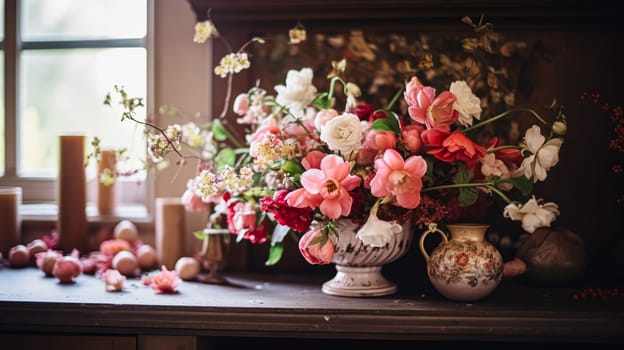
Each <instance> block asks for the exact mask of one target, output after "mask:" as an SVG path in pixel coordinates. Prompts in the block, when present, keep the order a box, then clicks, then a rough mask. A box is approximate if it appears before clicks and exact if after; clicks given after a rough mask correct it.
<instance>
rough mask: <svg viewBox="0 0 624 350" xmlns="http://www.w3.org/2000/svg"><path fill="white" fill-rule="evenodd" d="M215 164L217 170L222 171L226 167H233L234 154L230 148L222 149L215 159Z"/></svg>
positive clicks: (234, 161)
mask: <svg viewBox="0 0 624 350" xmlns="http://www.w3.org/2000/svg"><path fill="white" fill-rule="evenodd" d="M215 162H216V164H217V170H222V169H223V167H225V166H226V165H229V166H232V167H233V166H234V164H235V163H236V153H235V152H234V150H233V149H231V148H229V147H228V148H224V149H222V150H221V151H219V153H217V156H216V157H215Z"/></svg>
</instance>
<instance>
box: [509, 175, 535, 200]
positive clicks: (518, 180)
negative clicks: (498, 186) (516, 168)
mask: <svg viewBox="0 0 624 350" xmlns="http://www.w3.org/2000/svg"><path fill="white" fill-rule="evenodd" d="M506 181H507V182H510V183H512V184H513V185H514V188H516V189H517V190H518V191H520V193H521V194H522V195H523V196H528V195H530V194H531V193H533V183H532V182H531V180H529V179H527V178H526V177H524V176H519V177H512V178H509V179H507V180H506Z"/></svg>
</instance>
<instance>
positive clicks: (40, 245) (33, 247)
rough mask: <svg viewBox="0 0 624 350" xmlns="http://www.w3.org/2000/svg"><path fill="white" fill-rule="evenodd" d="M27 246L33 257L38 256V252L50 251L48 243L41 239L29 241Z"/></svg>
mask: <svg viewBox="0 0 624 350" xmlns="http://www.w3.org/2000/svg"><path fill="white" fill-rule="evenodd" d="M27 248H28V253H29V254H30V256H31V257H35V256H37V253H43V252H47V251H48V245H47V244H46V242H44V241H42V240H40V239H35V240H33V241H32V242H30V243H28V246H27Z"/></svg>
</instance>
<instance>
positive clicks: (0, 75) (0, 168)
mask: <svg viewBox="0 0 624 350" xmlns="http://www.w3.org/2000/svg"><path fill="white" fill-rule="evenodd" d="M0 81H1V82H4V51H0ZM4 121H5V117H4V84H0V176H2V175H4V170H5V165H4V149H5V141H4Z"/></svg>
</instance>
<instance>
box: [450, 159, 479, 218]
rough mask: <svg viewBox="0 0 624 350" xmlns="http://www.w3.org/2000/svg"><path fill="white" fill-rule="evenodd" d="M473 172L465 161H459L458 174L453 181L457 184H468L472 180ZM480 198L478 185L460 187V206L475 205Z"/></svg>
mask: <svg viewBox="0 0 624 350" xmlns="http://www.w3.org/2000/svg"><path fill="white" fill-rule="evenodd" d="M472 176H473V174H472V172H471V171H470V169H468V167H467V166H466V164H465V163H463V162H459V163H458V166H457V174H456V175H455V178H454V179H453V181H454V182H455V183H456V184H467V183H470V180H472ZM477 199H479V192H478V191H477V188H476V187H460V188H459V198H458V200H459V206H460V207H468V206H471V205H473V204H474V203H475V202H476V201H477Z"/></svg>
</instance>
